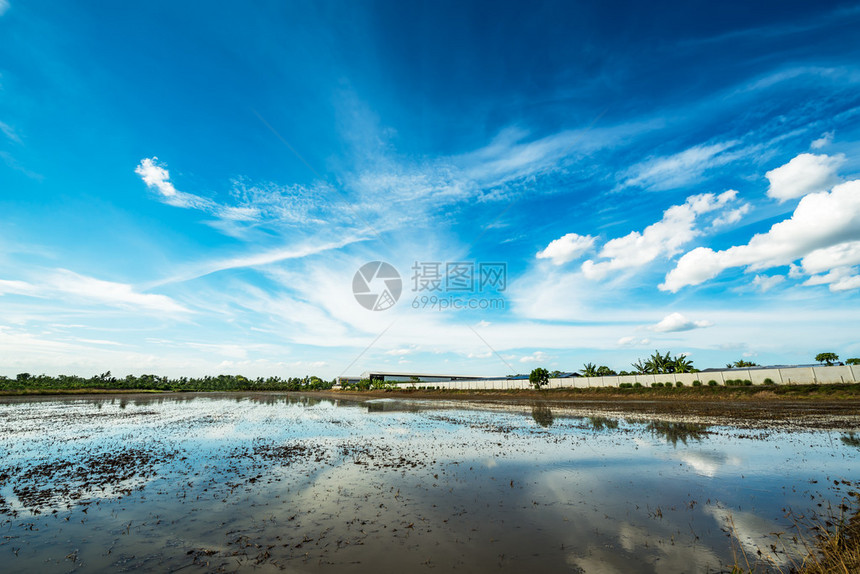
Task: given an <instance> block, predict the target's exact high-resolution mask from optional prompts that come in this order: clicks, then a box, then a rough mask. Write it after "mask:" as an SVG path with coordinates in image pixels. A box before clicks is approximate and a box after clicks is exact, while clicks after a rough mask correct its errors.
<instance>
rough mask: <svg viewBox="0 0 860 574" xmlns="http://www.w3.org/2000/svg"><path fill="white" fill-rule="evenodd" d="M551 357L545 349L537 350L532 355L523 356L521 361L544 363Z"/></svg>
mask: <svg viewBox="0 0 860 574" xmlns="http://www.w3.org/2000/svg"><path fill="white" fill-rule="evenodd" d="M548 358H549V357H548V356H547V354H546V353H544V352H543V351H535V352H534V353H532V354H531V355H528V356H525V357H521V358H520V362H521V363H544V362H546V360H547V359H548Z"/></svg>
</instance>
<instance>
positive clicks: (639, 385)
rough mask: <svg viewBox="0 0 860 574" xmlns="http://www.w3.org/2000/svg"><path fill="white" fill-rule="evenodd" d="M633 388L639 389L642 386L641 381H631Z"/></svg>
mask: <svg viewBox="0 0 860 574" xmlns="http://www.w3.org/2000/svg"><path fill="white" fill-rule="evenodd" d="M633 388H636V389H641V388H642V383H633Z"/></svg>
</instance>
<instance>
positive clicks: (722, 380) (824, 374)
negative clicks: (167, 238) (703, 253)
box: [396, 365, 860, 390]
mask: <svg viewBox="0 0 860 574" xmlns="http://www.w3.org/2000/svg"><path fill="white" fill-rule="evenodd" d="M736 380H741V381H744V380H748V381H752V384H754V385H764V384H774V385H810V384H813V385H826V384H836V383H856V382H860V365H840V366H833V367H823V366H822V367H789V368H784V369H730V370H725V371H708V372H704V373H670V374H664V375H623V376H613V377H569V378H564V379H550V380H549V384H548V385H547V386H546V387H544V388H550V389H560V388H577V389H585V388H593V387H618V386H619V385H621V384H622V383H630V384H636V383H640V384H641V385H642V386H645V387H650V386H651V384H652V383H664V384H665V383H671V384H672V385H673V386H675V383H678V382H680V383H683V385H684V386H691V385H692V384H693V381H699V382H701V383H702V385H708V384H709V383H710V381H716V382H717V384H718V385H721V386H722V385H725V384H726V381H736ZM396 384H397V385H398V386H399V387H401V388H420V387H425V388H440V389H465V390H481V389H486V390H503V389H527V388H531V383H529V381H528V380H522V379H521V380H510V379H483V380H482V379H476V380H465V381H444V382H432V383H431V382H427V383H422V382H404V383H396Z"/></svg>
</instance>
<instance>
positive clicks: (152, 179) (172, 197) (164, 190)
mask: <svg viewBox="0 0 860 574" xmlns="http://www.w3.org/2000/svg"><path fill="white" fill-rule="evenodd" d="M134 173H136V174H137V175H139V176H140V178H141V179H142V180H143V182H144V183H145V184H146V186H147V187H148V188H150V189H152V190H154V191H156V192H158V194H159V195H160V196H161V200H162V201H163V202H164V203H167V204H168V205H172V206H174V207H189V208H193V209H206V210H208V209H212V208H213V207H214V206H215V203H214V202H213V201H211V200H209V199H206V198H205V197H200V196H198V195H194V194H192V193H183V192H181V191H177V189H176V188H175V187H174V186H173V184H172V183H171V182H170V172H169V171H167V168H166V167H165V166H164V165H159V164H158V158H157V157H154V156H153V157H151V158H144V159H142V160H140V164H139V165H138V166H137V167H136V168H135V169H134Z"/></svg>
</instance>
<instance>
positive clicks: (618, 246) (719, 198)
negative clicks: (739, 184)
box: [582, 190, 738, 279]
mask: <svg viewBox="0 0 860 574" xmlns="http://www.w3.org/2000/svg"><path fill="white" fill-rule="evenodd" d="M737 193H738V192H737V191H735V190H729V191H726V192H724V193H721V194H720V195H714V194H713V193H704V194H701V195H693V196H690V197H688V198H687V201H686V202H684V203H683V204H682V205H673V206H672V207H670V208H669V209H667V210H666V211H665V212H664V213H663V219H661V220H660V221H658V222H657V223H654V224H652V225H649V226H648V227H646V228H645V230H644V231H642V233H640V232H638V231H633V232H631V233H629V234H628V235H625V236H624V237H618V238H616V239H612V240H610V241H608V242H607V243H606V244H605V245H604V246H603V248H602V249H601V250H600V253H599V254H598V255H599V257H601V258H604V259H607V261H599V262H595V261H593V260H591V259H589V260H587V261H585V262H584V263H583V264H582V272H583V274H584V275H585V276H586V277H587V278H589V279H602V278H603V277H605V276H606V275H608V274H609V273H610V272H611V271H616V270H621V269H628V268H632V267H641V266H642V265H645V264H647V263H650V262H651V261H653V260H655V259H657V258H658V257H661V256H665V257H671V256H673V255H676V254H677V253H680V252H681V248H682V246H683V245H685V244H686V243H689V242H690V241H692V240H693V239H694V238H695V237H697V236H698V235H700V234H701V232H700V231H699V230H698V229H697V228H696V225H695V224H696V219H697V218H698V217H699V216H700V215H702V214H705V213H709V212H712V211H715V210H717V209H720V208H722V207H724V206H725V205H726V204H728V203H729V202H731V201H733V200H734V199H735V198H736V197H737Z"/></svg>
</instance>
